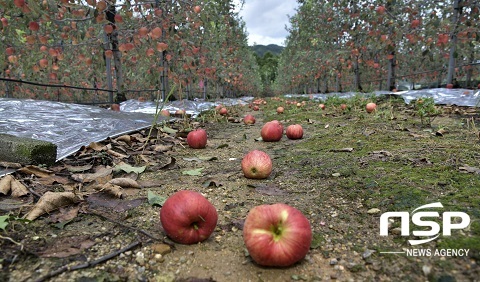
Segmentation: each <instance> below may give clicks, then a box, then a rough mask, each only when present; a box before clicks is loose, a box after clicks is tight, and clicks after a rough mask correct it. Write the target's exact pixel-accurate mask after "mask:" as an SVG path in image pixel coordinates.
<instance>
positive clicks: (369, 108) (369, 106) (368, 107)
mask: <svg viewBox="0 0 480 282" xmlns="http://www.w3.org/2000/svg"><path fill="white" fill-rule="evenodd" d="M376 108H377V104H375V103H373V102H371V103H368V104H367V105H366V106H365V109H366V110H367V113H371V112H373V111H375V109H376Z"/></svg>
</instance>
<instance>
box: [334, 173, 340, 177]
mask: <svg viewBox="0 0 480 282" xmlns="http://www.w3.org/2000/svg"><path fill="white" fill-rule="evenodd" d="M332 176H333V177H340V173H338V172H335V173H332Z"/></svg>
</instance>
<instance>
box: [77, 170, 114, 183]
mask: <svg viewBox="0 0 480 282" xmlns="http://www.w3.org/2000/svg"><path fill="white" fill-rule="evenodd" d="M111 174H112V168H110V167H98V168H97V170H96V172H95V173H77V174H72V178H73V179H74V180H75V181H78V182H82V183H88V182H92V181H94V180H96V181H97V182H99V179H103V178H105V177H107V178H108V176H110V175H111ZM109 180H110V179H108V180H107V181H105V182H108V181H109Z"/></svg>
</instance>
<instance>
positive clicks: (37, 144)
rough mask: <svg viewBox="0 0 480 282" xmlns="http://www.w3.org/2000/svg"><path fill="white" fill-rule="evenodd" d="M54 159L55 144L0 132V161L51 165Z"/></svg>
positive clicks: (55, 155) (55, 157)
mask: <svg viewBox="0 0 480 282" xmlns="http://www.w3.org/2000/svg"><path fill="white" fill-rule="evenodd" d="M56 159H57V145H55V144H53V143H51V142H47V141H42V140H35V139H31V138H24V137H16V136H13V135H10V134H0V161H5V162H14V163H20V164H22V165H40V164H45V165H47V166H51V165H53V164H54V163H55V161H56Z"/></svg>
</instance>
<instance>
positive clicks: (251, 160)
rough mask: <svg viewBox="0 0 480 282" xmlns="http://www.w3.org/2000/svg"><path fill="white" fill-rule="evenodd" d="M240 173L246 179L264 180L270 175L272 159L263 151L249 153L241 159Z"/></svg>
mask: <svg viewBox="0 0 480 282" xmlns="http://www.w3.org/2000/svg"><path fill="white" fill-rule="evenodd" d="M242 171H243V175H244V176H245V177H246V178H251V179H265V178H267V177H268V176H270V173H272V159H270V156H269V155H268V154H267V153H265V152H263V151H260V150H253V151H250V152H249V153H248V154H246V155H245V156H244V157H243V159H242Z"/></svg>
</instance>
